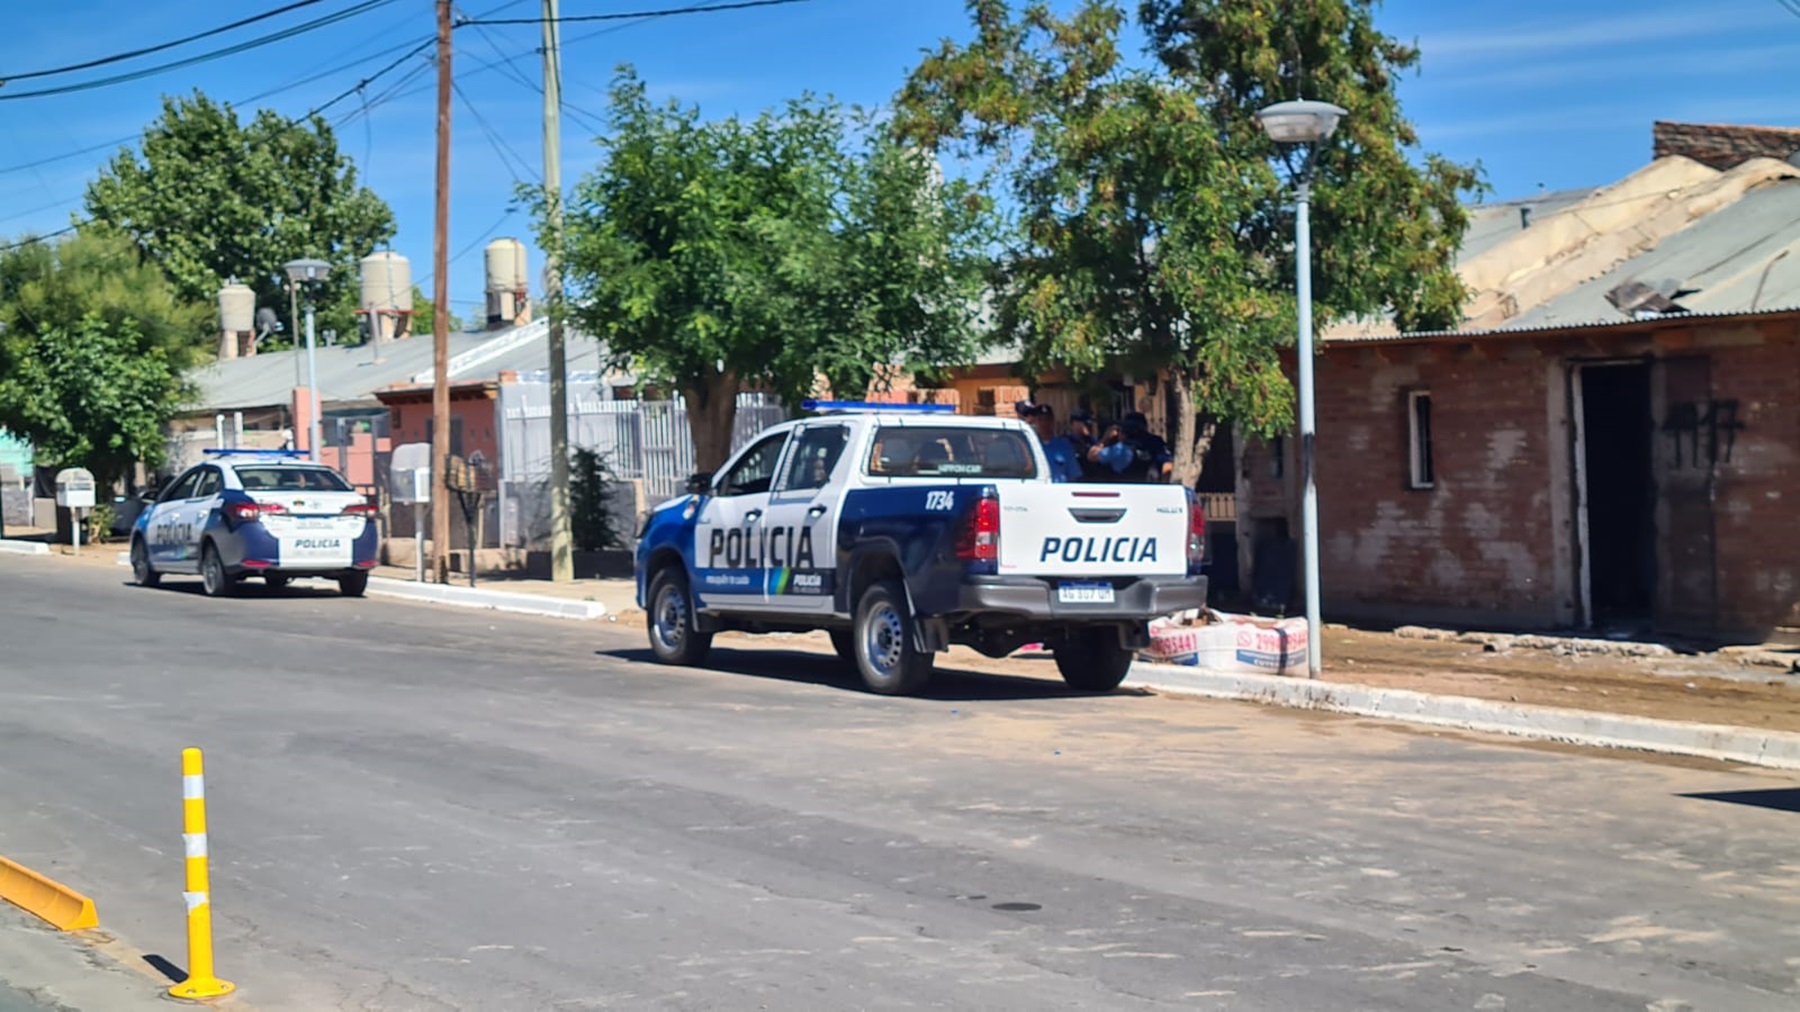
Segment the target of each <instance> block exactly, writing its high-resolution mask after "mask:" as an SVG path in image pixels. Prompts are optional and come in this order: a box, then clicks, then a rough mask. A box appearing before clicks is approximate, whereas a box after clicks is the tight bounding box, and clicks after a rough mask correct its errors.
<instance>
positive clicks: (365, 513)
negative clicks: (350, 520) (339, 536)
mask: <svg viewBox="0 0 1800 1012" xmlns="http://www.w3.org/2000/svg"><path fill="white" fill-rule="evenodd" d="M377 512H378V511H377V510H376V509H375V506H374V504H373V503H366V502H358V503H351V504H350V505H348V506H345V507H344V515H345V516H347V517H362V518H363V519H364V520H373V519H375V514H376V513H377Z"/></svg>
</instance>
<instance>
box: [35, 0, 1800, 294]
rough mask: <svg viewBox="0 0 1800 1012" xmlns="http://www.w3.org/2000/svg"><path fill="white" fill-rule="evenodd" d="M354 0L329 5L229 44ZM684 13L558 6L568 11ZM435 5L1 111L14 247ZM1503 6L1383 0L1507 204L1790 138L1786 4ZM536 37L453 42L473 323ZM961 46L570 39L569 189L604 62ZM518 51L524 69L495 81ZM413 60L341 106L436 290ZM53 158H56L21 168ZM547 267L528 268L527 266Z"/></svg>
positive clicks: (510, 225) (677, 91) (53, 31)
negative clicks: (108, 168)
mask: <svg viewBox="0 0 1800 1012" xmlns="http://www.w3.org/2000/svg"><path fill="white" fill-rule="evenodd" d="M352 2H353V0H328V2H326V3H322V4H320V5H318V6H316V7H311V8H306V9H304V10H302V11H298V12H295V13H292V14H289V15H286V16H284V17H283V18H281V19H278V20H275V21H271V22H265V23H263V24H260V25H256V26H252V27H250V28H248V29H244V30H241V31H239V32H237V33H234V34H233V35H231V36H227V37H226V39H225V41H236V40H239V39H242V38H248V37H251V36H254V35H257V34H261V33H263V32H264V31H267V30H270V29H272V28H276V27H281V26H286V25H288V24H292V23H296V22H298V21H301V20H304V19H306V18H309V17H312V16H316V15H317V14H319V13H322V12H329V11H335V10H341V9H343V8H345V7H348V6H350V5H351V3H352ZM686 2H691V0H561V3H562V13H563V14H564V16H574V15H582V14H602V13H616V12H627V11H633V10H648V9H655V8H659V7H668V6H683V5H685V3H686ZM269 6H274V0H258V2H255V3H245V2H238V3H230V2H224V0H206V2H196V0H65V2H64V3H62V4H41V5H40V4H33V5H29V6H27V5H26V4H23V3H11V4H8V7H9V8H11V9H9V10H8V12H7V18H6V22H7V24H6V31H5V32H4V34H3V35H0V78H3V77H5V76H6V75H7V74H9V73H20V72H24V71H29V70H35V69H39V68H43V67H49V66H56V65H61V64H64V63H70V62H76V61H79V60H82V59H87V58H92V57H95V56H100V55H105V54H109V53H112V52H116V51H119V50H124V49H130V48H135V47H139V46H143V45H146V44H151V43H155V42H160V41H163V40H165V39H167V38H171V37H175V36H178V35H184V34H188V33H191V32H194V31H197V30H200V29H203V28H207V27H211V26H213V25H215V24H223V23H225V22H228V21H231V20H234V19H237V18H240V17H244V16H246V15H247V14H249V13H252V12H255V11H260V10H262V9H265V8H266V7H269ZM1129 6H1132V7H1135V0H1134V2H1133V3H1131V4H1130V5H1129ZM431 8H432V5H431V4H430V3H429V2H428V0H399V2H395V3H390V4H387V5H385V6H381V7H379V8H378V9H375V10H373V11H371V12H369V13H366V14H362V15H359V16H357V17H355V18H352V19H350V20H347V21H345V22H343V23H340V24H337V25H333V26H331V27H328V28H325V29H321V30H319V31H317V32H314V33H311V34H308V35H305V36H301V37H299V38H296V39H292V40H288V41H285V42H281V43H277V44H275V45H272V46H269V47H267V48H263V49H259V50H256V51H254V52H250V53H245V54H241V55H238V56H234V57H230V58H227V59H224V60H220V61H217V62H214V63H209V64H205V65H202V66H198V67H194V68H190V69H186V70H181V71H174V72H170V73H167V74H163V75H159V76H157V77H153V78H150V79H148V80H145V81H142V82H136V83H130V84H122V85H117V86H113V87H109V88H105V89H100V90H95V91H89V92H83V93H76V94H72V95H65V96H54V97H44V98H27V99H19V100H12V101H6V100H0V236H16V235H18V234H21V233H23V232H26V231H50V230H53V229H57V228H61V227H63V226H65V225H67V224H68V223H69V220H70V215H71V214H72V213H75V212H77V211H78V210H79V207H80V197H81V193H82V190H83V187H84V185H85V184H86V182H87V181H88V180H89V179H90V178H92V176H93V174H94V172H95V171H96V169H97V168H98V167H99V166H100V165H101V164H102V162H103V161H104V159H105V158H106V152H104V151H102V152H94V153H90V154H85V155H79V156H75V157H69V158H57V156H61V155H64V154H67V153H69V152H73V151H76V150H79V149H82V148H88V147H93V146H95V145H99V144H102V143H105V142H108V141H112V140H114V139H116V138H120V137H125V136H129V135H133V134H135V133H136V132H137V131H139V130H141V129H142V127H143V126H144V125H145V124H146V123H147V122H149V121H150V120H151V119H152V118H154V117H155V115H156V114H157V112H158V108H159V101H160V96H161V95H162V94H163V93H165V92H185V91H188V90H191V89H194V88H199V89H201V90H204V91H205V92H207V93H208V94H209V95H212V96H214V97H215V98H222V99H227V100H231V101H234V102H240V103H241V102H242V101H243V100H245V99H248V98H249V97H251V96H254V95H257V94H259V93H263V92H271V91H273V92H275V93H274V94H271V95H270V96H269V97H268V98H266V99H263V100H262V101H261V102H259V103H251V105H257V104H260V105H268V106H271V107H273V108H275V109H277V110H279V111H281V112H283V113H286V114H289V115H297V114H300V113H303V112H305V111H306V110H307V109H309V108H311V107H312V106H313V105H315V104H317V103H320V102H323V101H325V100H327V99H329V98H331V97H332V96H335V95H337V94H339V93H340V92H342V91H344V90H345V89H347V88H351V87H353V86H354V85H355V84H356V83H357V81H358V80H360V79H362V78H363V77H366V76H367V75H368V74H370V73H371V72H373V71H374V70H376V69H378V68H380V67H382V66H383V65H385V64H386V63H388V62H389V61H390V60H392V59H393V58H394V57H396V56H398V55H400V53H401V52H403V51H404V50H405V49H406V48H408V47H410V45H411V44H412V43H413V42H414V41H416V40H419V39H423V38H424V37H426V36H428V35H429V34H430V33H431V31H432V13H431ZM538 9H539V5H538V3H537V2H535V0H514V2H512V3H507V2H506V0H464V6H463V7H462V8H461V10H462V11H463V12H464V13H466V14H471V15H479V14H488V13H490V12H496V11H497V13H494V14H493V16H496V17H530V16H534V15H535V13H536V11H537V10H538ZM1501 10H1502V8H1501V7H1500V6H1499V5H1494V4H1488V3H1471V2H1468V0H1390V2H1388V3H1386V4H1384V5H1383V6H1382V7H1380V8H1379V10H1378V13H1377V17H1378V24H1379V25H1380V26H1381V27H1382V28H1383V30H1385V31H1386V32H1388V33H1389V34H1391V35H1395V36H1398V37H1400V38H1403V39H1408V40H1417V41H1418V43H1419V44H1420V46H1421V47H1422V48H1423V50H1424V60H1423V66H1422V67H1421V68H1420V72H1419V73H1418V74H1417V75H1415V76H1412V77H1409V78H1407V79H1406V80H1405V82H1404V83H1403V85H1402V88H1401V95H1402V99H1403V101H1404V105H1405V110H1406V113H1407V114H1408V116H1409V117H1410V118H1412V120H1413V121H1414V122H1415V123H1416V124H1417V125H1418V127H1419V131H1420V134H1421V136H1422V138H1423V140H1424V143H1425V146H1426V147H1427V148H1428V149H1430V150H1435V151H1440V152H1442V153H1444V154H1447V155H1449V156H1451V157H1453V158H1456V159H1459V160H1465V161H1469V160H1479V161H1480V162H1481V163H1482V165H1483V166H1484V168H1485V169H1486V171H1487V174H1488V178H1489V180H1490V181H1491V183H1492V184H1493V187H1494V191H1495V196H1496V197H1498V198H1505V197H1512V196H1524V195H1528V194H1530V193H1532V192H1534V191H1536V190H1537V189H1538V188H1539V187H1540V186H1542V187H1544V188H1546V189H1550V190H1555V189H1559V188H1563V187H1570V186H1581V185H1592V184H1599V183H1606V182H1610V181H1612V180H1615V179H1618V178H1619V177H1621V176H1623V175H1625V174H1626V173H1628V172H1630V171H1632V170H1633V169H1635V168H1637V167H1639V166H1641V165H1642V164H1643V163H1644V162H1646V161H1648V159H1649V156H1650V124H1651V122H1652V120H1655V119H1676V120H1691V121H1706V122H1715V121H1716V122H1740V123H1758V124H1768V125H1788V126H1791V125H1800V76H1797V75H1795V74H1794V73H1793V72H1792V69H1791V68H1793V67H1796V66H1800V17H1796V16H1795V15H1794V14H1792V13H1790V12H1789V11H1788V10H1787V9H1786V8H1785V7H1784V6H1783V5H1782V3H1781V2H1780V0H1716V2H1712V3H1705V4H1695V3H1691V2H1680V0H1645V2H1643V3H1626V2H1621V0H1612V2H1606V0H1561V2H1551V0H1515V2H1513V3H1510V4H1508V5H1506V6H1505V8H1504V10H1505V13H1504V14H1502V13H1501ZM537 33H538V29H537V28H536V27H535V26H529V25H510V26H493V27H488V28H484V29H482V30H480V31H477V30H475V29H471V28H463V29H460V30H459V31H458V33H457V45H458V56H457V57H456V60H455V62H454V64H453V65H454V67H455V70H456V76H457V79H458V82H459V84H460V85H461V87H462V89H463V91H464V92H465V93H466V94H467V96H468V98H469V100H470V104H465V103H464V102H463V101H461V100H458V101H457V102H456V104H455V107H454V128H453V137H454V149H453V154H452V172H453V187H452V202H451V213H450V229H451V242H450V249H451V252H452V253H453V254H461V256H460V257H459V259H457V260H456V261H455V262H454V263H453V265H452V268H451V297H452V299H453V300H454V301H455V302H456V303H457V310H458V311H459V312H461V313H463V314H465V315H468V314H470V313H471V312H472V311H474V310H475V309H476V307H477V306H478V305H479V300H480V299H481V297H482V278H481V257H480V247H481V245H482V244H483V243H484V242H485V241H486V240H487V239H488V238H491V237H493V236H500V235H516V236H519V237H520V238H525V239H527V240H528V241H529V221H528V220H527V218H526V216H525V215H524V214H523V213H510V214H509V213H508V205H509V204H510V202H511V194H512V189H513V183H514V180H515V178H526V179H527V180H528V181H532V182H535V181H537V179H538V178H539V177H538V173H539V171H540V168H541V164H542V161H541V159H542V156H541V147H540V132H539V114H540V110H541V101H542V100H541V98H540V97H539V96H538V94H537V93H536V92H534V91H532V90H530V89H529V88H528V87H527V86H526V83H525V81H531V80H537V79H539V74H540V71H539V65H538V62H537V57H536V55H535V49H536V46H537V38H538V35H537ZM967 35H968V27H967V18H966V15H965V13H964V9H963V3H962V0H809V2H805V3H799V4H794V5H791V6H784V7H770V8H763V9H755V10H743V11H730V12H719V13H713V14H705V15H692V16H686V17H671V18H663V19H656V20H644V21H626V22H603V23H599V24H588V25H576V24H571V25H568V26H566V27H565V30H564V39H565V55H564V61H565V62H564V92H565V104H566V105H567V106H568V107H569V108H570V109H571V110H572V111H571V113H570V114H569V118H568V119H567V120H566V121H565V129H564V133H563V153H564V158H563V173H564V178H565V181H572V180H573V179H574V178H575V177H576V176H577V175H579V174H580V173H581V172H583V171H584V170H586V169H588V168H590V167H592V165H593V164H594V160H595V159H594V148H593V146H592V145H591V143H589V138H591V136H592V134H593V131H592V130H591V129H590V125H593V124H596V123H598V117H597V116H596V115H595V114H596V113H597V112H598V111H599V110H600V109H602V108H603V105H604V89H605V87H606V84H607V81H608V79H609V78H610V76H611V73H612V68H613V67H614V66H615V65H616V64H618V63H620V62H622V61H629V62H631V63H634V64H635V65H636V66H637V67H638V69H639V71H640V73H641V74H642V75H643V76H644V78H645V79H646V81H647V82H648V84H649V85H650V87H651V88H652V89H653V91H654V93H655V94H656V95H658V96H659V97H674V98H679V99H682V100H684V101H688V102H694V103H698V104H699V105H700V107H701V109H702V111H703V112H704V113H705V114H707V115H709V116H710V115H725V114H728V113H732V112H741V113H754V112H755V111H757V110H759V109H761V108H764V107H766V106H769V105H773V104H777V103H779V102H781V101H782V100H784V99H786V98H788V97H791V96H794V95H797V94H799V93H800V92H802V91H808V90H810V91H813V92H817V93H829V94H833V95H835V96H837V97H838V98H840V99H842V100H844V101H846V102H859V103H864V104H879V103H882V102H884V101H885V100H886V99H887V98H888V97H889V96H890V95H892V93H893V92H894V90H895V89H896V87H897V86H898V85H899V83H900V81H901V80H902V78H903V77H904V75H905V73H906V71H907V70H908V69H909V68H910V67H911V66H912V65H913V64H914V63H915V62H916V61H917V59H918V56H919V53H920V51H921V50H922V49H924V48H927V47H930V46H933V45H934V44H935V42H936V41H937V40H938V39H941V38H943V37H945V36H951V37H956V38H965V37H967ZM211 41H212V40H208V42H201V43H198V44H195V45H194V46H192V47H184V48H183V49H181V50H177V51H174V52H173V53H169V54H158V55H156V56H152V57H148V58H145V60H143V61H140V62H137V63H131V64H125V65H123V66H122V67H114V68H106V70H103V71H88V72H83V73H78V74H72V75H68V76H65V77H58V78H50V79H44V80H39V81H22V82H18V83H17V84H15V85H12V86H10V87H8V88H0V96H3V95H4V94H5V93H6V92H7V91H9V90H10V91H12V92H14V93H17V92H19V91H24V90H26V89H28V88H36V87H39V86H43V85H48V84H56V83H66V82H74V81H79V80H82V79H84V78H88V77H93V76H99V75H101V74H103V73H107V72H111V71H115V70H120V69H135V68H136V67H138V66H140V65H144V64H150V63H155V62H161V61H163V60H166V59H168V58H171V57H178V56H183V55H187V54H189V53H192V52H200V51H203V50H204V49H206V48H209V42H211ZM515 59H516V62H514V63H512V64H511V66H510V68H505V67H500V69H492V68H493V67H498V66H499V65H501V64H502V62H503V61H504V60H515ZM359 60H360V61H361V62H357V61H359ZM353 62H354V63H356V65H355V66H353V67H350V68H348V69H342V70H338V71H337V72H335V73H330V74H326V75H324V76H322V77H320V78H319V79H318V80H316V81H312V82H310V83H305V84H298V85H293V82H296V81H299V80H301V79H303V78H307V77H310V76H314V75H318V74H319V73H320V72H321V71H327V70H331V69H332V68H335V67H339V66H341V65H344V64H350V63H353ZM484 63H485V64H489V65H492V66H491V67H484V66H483V64H484ZM415 65H416V68H415ZM415 70H416V74H415V76H413V77H412V79H411V83H410V84H408V85H407V86H406V87H405V88H402V89H400V91H399V92H398V93H395V94H389V95H388V96H387V97H386V100H385V101H381V102H379V103H378V104H375V105H373V106H372V107H371V108H370V109H369V110H368V112H367V113H366V114H365V113H364V112H363V110H362V98H361V97H359V96H352V97H351V98H349V99H347V100H345V101H343V102H340V103H339V104H338V105H337V106H335V107H333V108H332V109H331V111H330V113H329V115H330V117H331V118H332V119H333V120H334V121H335V122H339V123H341V124H342V125H341V126H339V127H338V130H339V142H340V144H341V146H342V148H343V150H344V151H346V152H347V153H348V154H349V155H350V156H351V157H353V158H355V159H356V160H357V161H358V163H359V165H360V166H361V171H362V173H363V177H364V181H365V182H366V183H367V184H368V185H370V186H371V187H373V188H374V189H375V190H376V192H378V193H379V194H381V195H382V196H383V197H384V198H385V199H386V200H387V201H388V202H389V203H390V204H391V205H392V206H393V208H394V211H395V214H396V216H397V218H398V221H399V234H398V235H397V236H396V238H395V240H394V248H395V249H397V250H398V251H400V252H401V253H403V254H405V255H406V256H408V257H409V258H411V260H412V262H413V274H414V277H415V279H418V280H420V281H424V280H425V278H426V276H427V274H428V273H429V271H430V260H431V229H432V144H433V138H432V130H433V111H432V103H433V98H434V96H433V91H432V81H433V76H432V74H431V73H430V71H429V69H428V68H426V67H425V60H424V59H423V58H422V57H421V58H415V59H414V60H413V61H411V62H409V63H407V64H404V65H402V66H401V67H400V68H399V69H397V70H395V71H394V72H392V73H390V74H388V75H387V76H386V77H384V78H383V79H382V80H380V81H378V82H376V83H375V84H373V85H371V86H370V87H369V89H368V91H367V97H368V98H369V99H371V100H373V99H375V98H376V97H377V96H379V95H382V93H384V92H387V91H388V90H389V87H390V85H392V84H393V83H395V82H397V81H400V80H402V79H403V78H405V77H406V76H407V74H408V72H409V71H415ZM509 71H510V72H509ZM515 74H516V75H519V76H522V77H523V78H524V79H525V80H524V81H521V80H519V79H516V78H515V76H513V75H515ZM289 85H292V86H291V87H289ZM276 89H281V90H279V91H277V90H276ZM471 105H472V106H473V108H474V110H475V111H476V112H479V115H480V120H481V121H484V122H485V124H486V125H485V127H484V126H483V124H482V122H478V120H477V117H476V115H475V114H474V112H472V111H471ZM489 130H491V131H493V133H494V134H495V137H490V136H489V133H488V131H489ZM508 148H510V151H508V150H507V149H508ZM51 158H57V160H54V161H49V162H47V163H46V164H42V165H37V166H34V167H30V168H20V167H19V166H22V165H23V164H24V163H28V162H34V161H39V160H42V159H51ZM539 266H540V262H539V260H538V258H537V257H535V256H534V257H533V264H532V270H533V273H534V276H535V273H536V271H537V270H538V268H539ZM428 290H429V289H428Z"/></svg>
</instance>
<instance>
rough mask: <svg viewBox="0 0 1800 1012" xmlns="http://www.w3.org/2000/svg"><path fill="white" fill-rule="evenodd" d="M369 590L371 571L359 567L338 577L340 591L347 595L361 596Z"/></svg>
mask: <svg viewBox="0 0 1800 1012" xmlns="http://www.w3.org/2000/svg"><path fill="white" fill-rule="evenodd" d="M368 592H369V571H368V570H366V569H359V570H357V571H356V572H354V573H345V574H344V575H343V576H340V577H338V593H340V594H342V595H344V596H345V597H361V596H363V595H364V594H366V593H368Z"/></svg>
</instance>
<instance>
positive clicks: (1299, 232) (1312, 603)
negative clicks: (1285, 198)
mask: <svg viewBox="0 0 1800 1012" xmlns="http://www.w3.org/2000/svg"><path fill="white" fill-rule="evenodd" d="M1312 161H1313V149H1311V148H1309V149H1308V150H1307V152H1306V168H1305V170H1304V171H1303V172H1302V173H1301V176H1300V186H1299V188H1298V193H1297V195H1296V200H1295V208H1294V262H1295V265H1296V266H1295V274H1296V277H1295V279H1294V288H1295V289H1296V292H1297V294H1298V295H1299V300H1300V333H1299V337H1298V343H1297V347H1298V348H1299V351H1300V356H1299V357H1300V369H1299V372H1300V376H1299V379H1300V531H1301V537H1302V539H1303V543H1302V551H1301V556H1302V558H1303V560H1304V561H1303V563H1302V570H1303V573H1304V576H1305V579H1306V670H1307V675H1308V676H1309V677H1312V678H1317V677H1319V675H1320V674H1321V672H1322V671H1323V668H1324V663H1325V660H1324V657H1323V656H1322V654H1323V652H1324V651H1323V649H1322V647H1323V646H1324V644H1323V643H1322V642H1321V640H1322V637H1321V635H1320V632H1321V628H1320V622H1319V487H1318V483H1317V480H1316V479H1317V476H1316V474H1315V471H1314V466H1315V462H1316V460H1317V459H1318V458H1317V456H1316V454H1315V448H1314V440H1313V437H1314V435H1315V432H1316V428H1317V425H1316V418H1315V415H1314V411H1313V404H1314V401H1313V321H1312V316H1313V313H1312Z"/></svg>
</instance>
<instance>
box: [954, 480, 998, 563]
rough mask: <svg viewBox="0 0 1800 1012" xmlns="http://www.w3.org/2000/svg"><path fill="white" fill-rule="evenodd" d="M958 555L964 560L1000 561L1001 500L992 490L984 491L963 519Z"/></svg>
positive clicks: (957, 545) (957, 548)
mask: <svg viewBox="0 0 1800 1012" xmlns="http://www.w3.org/2000/svg"><path fill="white" fill-rule="evenodd" d="M956 557H957V558H959V559H962V560H963V561H964V562H982V563H987V564H989V565H993V564H995V563H998V562H999V561H1000V500H999V499H997V498H995V497H994V493H993V492H992V491H986V492H983V493H982V496H981V498H979V499H977V500H975V505H974V507H973V508H972V509H970V510H969V515H968V516H967V517H966V518H965V519H964V520H963V529H962V534H961V536H960V537H958V538H957V541H956Z"/></svg>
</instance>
